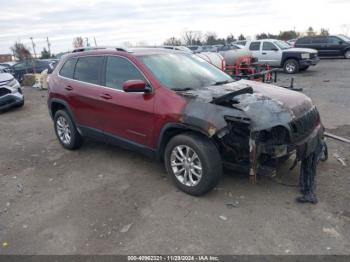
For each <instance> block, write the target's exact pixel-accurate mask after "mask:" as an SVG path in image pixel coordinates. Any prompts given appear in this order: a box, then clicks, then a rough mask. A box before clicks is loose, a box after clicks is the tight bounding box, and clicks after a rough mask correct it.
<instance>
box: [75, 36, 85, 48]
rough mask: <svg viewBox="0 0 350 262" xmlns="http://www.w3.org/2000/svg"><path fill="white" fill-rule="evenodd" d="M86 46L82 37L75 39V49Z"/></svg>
mask: <svg viewBox="0 0 350 262" xmlns="http://www.w3.org/2000/svg"><path fill="white" fill-rule="evenodd" d="M83 46H84V40H83V38H82V37H81V36H78V37H76V38H74V39H73V47H74V48H80V47H83Z"/></svg>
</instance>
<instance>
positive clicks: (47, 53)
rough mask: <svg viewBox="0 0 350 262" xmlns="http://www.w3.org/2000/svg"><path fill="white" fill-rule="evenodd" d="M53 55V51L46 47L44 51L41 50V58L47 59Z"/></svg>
mask: <svg viewBox="0 0 350 262" xmlns="http://www.w3.org/2000/svg"><path fill="white" fill-rule="evenodd" d="M51 57H52V55H51V53H50V52H49V51H48V50H47V49H46V48H45V47H44V49H43V51H41V59H47V58H51Z"/></svg>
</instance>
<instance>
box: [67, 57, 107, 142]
mask: <svg viewBox="0 0 350 262" xmlns="http://www.w3.org/2000/svg"><path fill="white" fill-rule="evenodd" d="M70 62H71V63H74V59H73V60H72V61H70ZM66 63H69V60H68V61H67V62H66ZM65 65H66V64H65ZM65 65H64V66H63V67H62V69H61V71H60V76H62V77H63V78H64V82H63V83H64V86H63V88H64V92H65V96H66V98H65V99H66V100H68V103H69V105H70V107H71V109H72V111H73V114H74V116H75V120H76V122H77V123H78V125H79V126H81V128H85V129H86V130H85V131H86V132H88V131H96V134H97V133H98V131H99V130H101V134H100V137H103V135H102V124H101V114H102V110H101V108H102V106H103V102H104V100H102V99H101V97H100V94H101V88H102V87H101V83H102V70H103V65H104V57H103V56H86V57H79V58H78V59H77V61H76V64H75V70H74V74H73V79H70V78H69V77H65V76H64V75H63V74H64V72H62V71H64V69H65Z"/></svg>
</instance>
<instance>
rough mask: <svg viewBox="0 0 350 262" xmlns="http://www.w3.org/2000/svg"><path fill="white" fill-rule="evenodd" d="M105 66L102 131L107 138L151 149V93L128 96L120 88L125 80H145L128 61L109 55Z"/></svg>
mask: <svg viewBox="0 0 350 262" xmlns="http://www.w3.org/2000/svg"><path fill="white" fill-rule="evenodd" d="M106 59H107V60H106V67H105V81H104V82H105V83H104V85H105V88H102V89H101V94H100V96H101V100H104V105H103V111H104V113H103V116H102V118H101V121H102V122H103V129H104V132H105V133H106V136H107V139H110V140H111V142H113V140H115V139H117V140H121V141H123V142H133V143H136V144H138V145H143V146H146V147H152V137H153V126H154V125H153V121H154V114H153V113H154V111H153V108H154V96H155V93H154V92H155V90H153V91H152V92H151V93H143V92H138V93H127V92H124V91H123V88H122V85H123V83H124V82H125V81H127V80H144V81H145V82H147V80H146V79H145V77H144V76H143V74H142V73H141V71H140V70H139V69H138V68H137V67H136V66H135V65H134V64H133V63H132V62H131V61H130V60H128V59H127V58H124V57H121V56H108V57H107V58H106Z"/></svg>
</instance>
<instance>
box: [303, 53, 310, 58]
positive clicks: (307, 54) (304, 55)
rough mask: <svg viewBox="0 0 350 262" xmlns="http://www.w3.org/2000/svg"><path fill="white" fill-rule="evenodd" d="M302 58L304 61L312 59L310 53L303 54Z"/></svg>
mask: <svg viewBox="0 0 350 262" xmlns="http://www.w3.org/2000/svg"><path fill="white" fill-rule="evenodd" d="M301 58H302V59H310V54H309V53H302V54H301Z"/></svg>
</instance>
